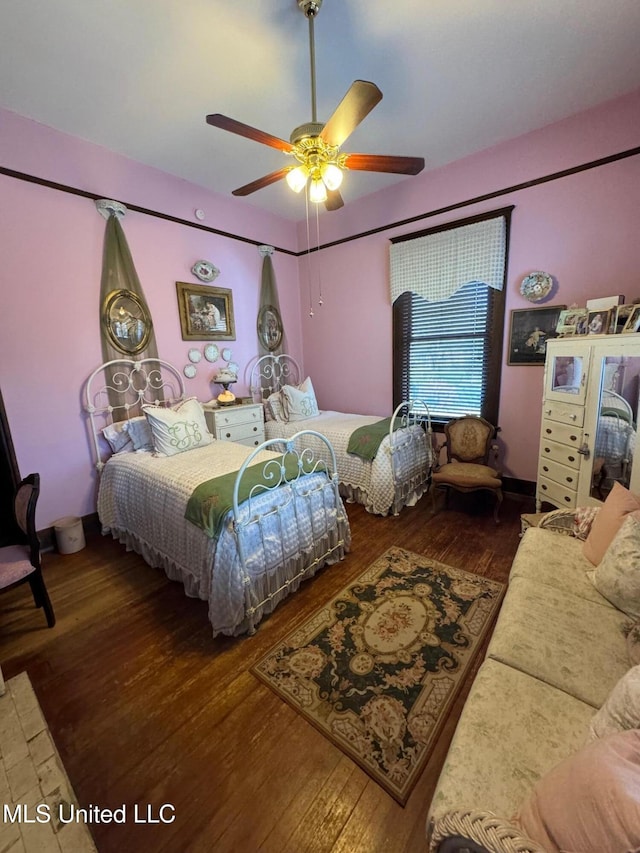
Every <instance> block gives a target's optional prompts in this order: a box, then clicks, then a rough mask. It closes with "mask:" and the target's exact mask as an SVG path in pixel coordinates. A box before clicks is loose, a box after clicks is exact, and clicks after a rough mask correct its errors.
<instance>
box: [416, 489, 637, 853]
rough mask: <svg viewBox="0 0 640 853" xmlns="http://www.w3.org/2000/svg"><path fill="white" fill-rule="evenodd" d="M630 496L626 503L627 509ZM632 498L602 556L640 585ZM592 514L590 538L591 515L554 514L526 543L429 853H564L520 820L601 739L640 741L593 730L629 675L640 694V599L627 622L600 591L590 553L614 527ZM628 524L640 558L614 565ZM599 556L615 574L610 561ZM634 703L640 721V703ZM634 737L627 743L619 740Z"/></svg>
mask: <svg viewBox="0 0 640 853" xmlns="http://www.w3.org/2000/svg"><path fill="white" fill-rule="evenodd" d="M619 488H620V489H622V487H619ZM625 492H626V490H625ZM621 494H622V493H621V492H619V491H616V496H617V497H618V498H619V497H620V495H621ZM622 497H623V503H624V501H627V504H626V509H625V512H622V513H621V512H618V516H619V517H618V518H617V519H616V521H615V524H614V526H613V532H611V531H608V533H607V536H608V540H607V541H605V543H604V545H602V543H600V544H601V547H605V551H606V554H607V559H608V561H609V562H608V565H611V564H612V561H613V560H617V564H618V565H620V564H621V563H624V565H625V566H626V564H627V563H629V564H630V565H631V564H633V565H634V566H635V569H636V570H637V577H638V578H640V511H638V512H637V513H630V512H629V508H630V507H631V508H632V507H633V506H634V502H635V505H636V508H637V509H638V508H640V497H637V496H634V495H631V493H629V492H626V494H624V495H622ZM629 500H630V501H631V502H630V504H629ZM608 502H609V500H608V499H607V503H608ZM618 503H619V501H618ZM605 506H606V504H605ZM617 509H618V510H619V507H618V508H617ZM586 514H587V515H588V516H589V524H588V525H586V526H585V520H584V518H585V513H584V512H583V513H582V515H581V514H580V512H578V513H576V511H571V510H555V511H552V512H550V513H547V514H546V515H545V516H544V517H543V518H542V520H541V521H540V523H539V525H538V526H536V527H530V528H529V529H527V530H525V532H524V534H523V536H522V539H521V541H520V545H519V547H518V551H517V553H516V556H515V558H514V562H513V565H512V568H511V572H510V575H509V585H508V589H507V593H506V595H505V598H504V602H503V605H502V608H501V611H500V614H499V617H498V620H497V623H496V626H495V629H494V633H493V636H492V639H491V642H490V644H489V646H488V649H487V654H486V657H485V659H484V661H483V663H482V665H481V666H480V669H479V670H478V674H477V676H476V678H475V680H474V683H473V685H472V687H471V690H470V693H469V696H468V699H467V700H466V702H465V705H464V708H463V710H462V713H461V717H460V720H459V722H458V725H457V728H456V731H455V733H454V736H453V740H452V742H451V745H450V748H449V750H448V753H447V756H446V759H445V762H444V765H443V768H442V771H441V774H440V778H439V780H438V783H437V786H436V790H435V792H434V796H433V799H432V802H431V805H430V809H429V813H428V816H427V839H428V842H429V848H428V849H429V851H430V853H436V851H437V853H454V851H457V853H462V851H474V852H475V853H485V851H489V852H490V853H514V851H519V853H525V851H526V852H527V853H548V851H554V850H557V849H561V845H560V843H558V844H557V846H555V845H554V844H550V845H549V846H546V845H545V844H544V843H543V842H541V841H540V840H539V839H534V838H532V837H530V836H529V835H528V834H527V833H526V832H525V831H524V829H523V824H522V822H521V820H520V817H521V813H522V810H523V804H525V805H526V804H527V803H528V806H527V807H530V806H531V798H532V796H533V795H534V793H535V792H536V791H537V788H538V786H540V785H541V784H543V782H544V780H545V779H546V777H547V775H552V774H553V773H557V772H562V768H565V770H566V768H567V766H568V767H569V770H570V769H571V764H572V762H575V761H576V760H577V756H580V755H581V751H582V750H585V749H587V747H589V748H592V749H593V748H595V747H596V746H597V747H599V744H594V743H593V742H594V741H595V740H596V739H597V737H598V736H599V734H607V735H612V732H619V730H620V729H622V728H625V727H626V728H633V727H635V729H636V731H634V732H631V735H633V736H634V737H638V738H640V731H638V729H640V721H636V722H635V723H633V722H632V723H628V722H627V723H625V724H624V725H618V724H616V725H612V726H610V727H609V728H607V725H605V724H603V723H602V720H600V723H601V728H603V731H602V732H600V733H599V734H596V731H595V729H594V723H596V722H598V720H599V718H601V717H602V716H603V714H604V713H605V711H606V712H607V713H608V705H607V703H609V702H610V701H611V700H610V697H611V695H612V693H613V694H615V693H616V691H618V692H619V690H620V687H619V685H620V684H621V683H624V682H625V679H627V678H628V677H629V673H630V672H631V674H632V675H633V677H634V678H635V679H636V682H638V685H639V686H640V666H636V667H633V666H632V660H633V658H630V651H629V650H630V644H629V640H630V633H632V632H634V631H635V632H636V635H637V633H638V632H637V628H634V627H633V626H634V622H635V621H636V620H637V618H638V613H637V612H635V610H634V608H636V606H637V610H638V611H640V589H638V588H634V589H632V591H631V596H632V597H634V596H635V598H636V599H637V601H636V602H635V604H633V605H632V606H631V608H630V609H631V612H632V613H634V612H635V617H634V616H632V615H630V614H629V612H626V611H629V608H627V607H626V608H625V610H622V609H620V607H619V606H615V605H614V604H613V603H612V601H611V600H609V599H610V598H613V599H614V600H616V601H617V599H616V595H615V594H609V592H608V590H607V595H609V597H608V598H607V597H605V596H604V595H603V594H601V592H600V591H599V590H598V589H597V588H596V585H595V581H594V572H595V570H596V568H597V566H598V564H597V563H596V565H594V562H593V559H594V558H593V555H592V556H591V559H587V557H586V556H585V549H586V547H587V540H589V538H590V536H591V530H590V528H591V526H593V525H595V524H596V523H597V520H598V517H599V514H602V515H601V521H603V523H604V516H605V512H604V507H603V509H601V510H595V509H590V510H588V511H587V513H586ZM627 514H631V515H632V516H633V519H634V521H633V522H632V521H627V523H626V525H625V529H626V527H629V529H630V530H631V533H632V534H633V536H634V537H635V539H633V543H634V544H633V545H632V547H633V548H634V549H637V550H636V551H635V552H633V551H632V552H630V551H629V541H627V543H626V548H627V550H626V551H624V553H623V556H622V557H619V556H616V555H613V556H611V557H610V555H609V551H611V550H612V549H613V544H615V542H617V539H618V538H620V537H621V533H622V524H623V520H624V519H625V518H626V515H627ZM609 515H611V513H609ZM632 524H633V525H634V526H633V529H631V525H632ZM601 532H602V531H601ZM609 533H610V534H611V535H609ZM579 536H580V538H578V537H579ZM628 539H629V535H627V540H628ZM612 543H613V544H612ZM618 550H619V549H618ZM630 553H631V554H632V556H631V557H629V554H630ZM633 554H635V556H633ZM599 556H600V558H601V559H602V563H601V565H603V566H604V564H605V559H604V557H603V555H602V553H600V555H599ZM636 558H637V559H636ZM598 570H599V569H598ZM617 603H618V604H619V602H617ZM639 624H640V623H639ZM638 662H640V661H636V663H638ZM634 702H635V706H636V709H637V712H638V717H639V718H640V692H639V693H637V695H636V697H634ZM603 706H604V707H603ZM599 709H602V710H599ZM628 735H629V733H628V732H623V733H622V735H620V736H625V737H628ZM612 736H614V735H612ZM627 746H628V743H627ZM631 746H632V749H633V750H635V753H634V755H636V756H640V745H639V744H638V741H637V740H634V743H633V744H632V745H631ZM596 760H598V761H601V759H599V758H596ZM634 760H635V759H634ZM598 766H601V765H598ZM636 767H637V771H636V769H635V768H636ZM558 768H560V771H559V770H558ZM633 772H634V773H636V772H637V776H636V777H635V781H634V784H635V783H637V788H636V793H637V794H638V796H637V800H634V802H633V803H632V804H631V809H632V811H633V809H635V810H636V811H635V812H634V815H635V817H637V818H638V821H637V826H638V827H639V830H638V831H639V832H640V810H639V809H640V793H638V792H640V761H638V762H637V764H636V765H635V766H634V769H633ZM583 775H584V774H583ZM567 778H569V779H570V778H571V777H570V776H569V777H567V776H566V773H565V778H564V782H563V785H564V788H565V789H566V788H567V787H570V788H573V787H574V786H573V783H572V782H571V781H569V782H567ZM580 778H582V777H580ZM539 780H542V782H541V781H539ZM565 793H566V791H565ZM634 796H635V795H634ZM603 799H604V798H603ZM537 807H538V806H537V805H536V808H537ZM525 810H526V809H525ZM635 817H634V818H632V820H635ZM543 822H544V821H543ZM600 822H602V818H600ZM634 833H635V830H632V833H631V834H634ZM543 834H544V833H543ZM605 837H608V836H607V834H606V832H605ZM637 844H639V845H640V840H638V841H637ZM562 849H567V848H566V847H565V848H562ZM570 849H580V850H582V849H583V848H582V847H576V848H574V847H571V848H570ZM594 849H598V848H597V847H596V848H594ZM608 849H611V850H613V849H618V848H615V847H602V848H600V853H605V850H608ZM624 849H625V850H626V849H627V848H626V847H625V848H624ZM633 849H636V848H633Z"/></svg>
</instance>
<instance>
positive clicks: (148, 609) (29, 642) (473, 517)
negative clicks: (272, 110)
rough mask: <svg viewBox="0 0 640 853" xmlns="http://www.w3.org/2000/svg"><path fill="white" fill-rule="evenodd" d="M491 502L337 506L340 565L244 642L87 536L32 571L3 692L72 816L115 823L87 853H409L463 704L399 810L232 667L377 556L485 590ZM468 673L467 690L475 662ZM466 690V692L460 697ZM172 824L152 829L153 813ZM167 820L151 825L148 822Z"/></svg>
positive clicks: (7, 637)
mask: <svg viewBox="0 0 640 853" xmlns="http://www.w3.org/2000/svg"><path fill="white" fill-rule="evenodd" d="M526 511H530V507H528V506H525V505H522V504H520V503H518V502H517V501H515V500H509V499H507V500H505V503H504V504H503V510H502V513H501V518H502V522H501V524H500V525H498V526H496V525H495V524H494V522H493V517H492V501H491V499H488V502H487V504H486V505H485V504H483V499H482V497H478V496H471V495H467V496H462V495H461V496H457V497H452V502H451V509H449V510H443V511H441V512H439V513H438V514H436V515H434V514H433V505H432V501H431V498H430V497H425V498H423V499H422V501H421V502H420V503H419V504H418V506H416V507H411V508H408V509H406V510H404V511H403V513H402V514H401V515H400V516H398V517H396V518H380V517H376V516H371V515H369V514H367V513H366V512H365V511H364V510H363V509H362V507H360V506H357V505H349V506H348V513H349V518H350V521H351V528H352V536H353V544H352V549H351V552H350V554H349V555H348V557H347V559H346V560H345V561H344V562H343V563H340V564H338V565H337V566H334V567H332V568H329V569H326V570H323V571H322V572H321V573H320V574H319V575H317V576H316V577H315V578H314V579H312V580H310V581H307V582H306V583H305V584H303V586H302V587H301V589H300V590H299V591H298V592H297V593H296V594H295V595H293V596H291V597H290V598H289V599H288V600H287V601H285V602H284V603H283V604H282V605H281V606H280V607H279V608H278V609H277V610H276V611H275V613H273V614H272V615H271V616H270V617H268V618H267V619H265V620H264V621H263V622H262V623H261V625H260V627H259V628H258V632H257V633H256V634H255V635H254V636H253V637H244V638H236V639H224V638H223V639H220V638H218V639H215V640H214V639H213V638H212V636H211V630H210V626H209V622H208V619H207V605H206V603H205V602H201V601H197V600H194V599H188V598H186V597H185V596H184V594H183V592H182V587H181V586H180V585H179V584H177V583H173V582H171V581H169V580H167V578H166V577H165V575H164V573H163V572H162V571H160V570H158V569H152V568H150V567H149V566H147V565H146V564H145V563H144V562H143V561H142V559H141V558H140V557H138V556H137V555H135V554H132V553H127V552H126V551H125V550H124V547H123V546H121V545H119V544H117V543H115V542H114V541H112V540H111V539H110V538H106V537H101V536H100V535H98V534H94V535H88V536H87V547H86V548H85V549H84V550H82V551H80V552H78V553H77V554H72V555H66V556H62V555H59V554H45V555H44V558H43V563H44V572H45V578H46V581H47V585H48V588H49V592H50V595H51V599H52V602H53V604H54V607H55V611H56V616H57V620H58V621H57V624H56V626H55V628H53V629H48V628H47V627H46V623H45V619H44V615H43V614H42V612H41V611H38V610H36V609H35V608H34V607H33V601H32V599H31V598H30V595H29V589H28V587H24V586H23V587H20V588H18V589H16V590H12V591H10V592H9V593H5V594H4V595H3V596H2V597H0V619H1V625H0V643H1V648H2V654H1V663H2V670H3V673H4V676H5V678H10V677H11V676H13V675H16V674H17V673H19V672H22V671H23V670H26V671H27V672H28V673H29V676H30V678H31V681H32V683H33V686H34V689H35V692H36V694H37V696H38V699H39V700H40V703H41V705H42V708H43V711H44V714H45V717H46V719H47V721H48V723H49V726H50V729H51V732H52V734H53V737H54V739H55V741H56V744H57V746H58V749H59V751H60V754H61V756H62V759H63V761H64V763H65V766H66V769H67V772H68V774H69V777H70V779H71V782H72V784H73V786H74V788H75V791H76V794H77V796H78V799H79V801H80V805H81V806H82V807H85V808H86V807H88V806H89V805H98V806H99V807H100V808H110V809H113V808H119V807H121V806H122V805H123V804H125V805H126V806H127V809H128V811H127V821H126V823H124V824H116V823H109V824H93V825H92V826H91V830H92V833H93V836H94V839H95V842H96V845H97V847H98V850H99V851H100V853H109V851H114V853H115V851H118V853H122V851H125V853H126V851H138V850H144V851H145V853H156V852H157V853H183V851H196V853H199V851H203V853H204V851H215V853H245V852H246V853H253V851H266V853H302V851H308V853H312V852H313V853H329V851H331V853H382V851H385V853H388V851H393V853H396V851H397V853H414V851H424V850H425V847H426V843H425V835H424V823H425V817H426V813H427V809H428V805H429V800H430V797H431V795H432V792H433V789H434V786H435V783H436V781H437V778H438V774H439V771H440V767H441V765H442V761H443V759H444V756H445V754H446V750H447V746H448V743H449V741H450V739H451V736H452V734H453V731H454V729H455V724H456V720H457V716H458V715H459V713H460V709H461V707H462V704H463V702H464V698H465V695H466V690H465V691H463V693H462V695H461V696H460V697H459V699H458V701H457V703H456V706H455V708H454V709H453V712H452V714H451V716H450V718H449V720H448V721H447V724H446V726H445V728H444V730H443V732H442V734H441V736H440V738H439V740H438V743H437V746H436V748H435V750H434V752H433V754H432V756H431V758H430V760H429V764H428V766H427V768H426V769H425V771H424V773H423V774H422V776H421V778H420V780H419V781H418V784H417V785H416V787H415V789H414V790H413V792H412V794H411V796H410V798H409V800H408V802H407V805H406V806H405V807H404V808H402V807H401V806H399V805H398V804H397V803H396V802H395V801H394V800H393V799H392V798H391V797H390V796H389V795H388V794H386V793H385V792H384V791H383V790H382V789H381V788H380V787H379V786H378V785H377V784H376V783H375V782H373V781H372V780H371V779H370V778H369V777H368V776H367V774H366V773H364V771H362V770H361V769H360V768H359V767H358V766H357V765H355V764H354V763H353V762H352V761H351V760H350V759H348V758H347V757H346V756H344V755H343V753H342V752H340V750H339V749H337V748H336V747H335V746H333V745H332V744H331V743H330V742H329V741H328V740H326V739H325V738H324V737H323V736H322V735H321V734H320V733H319V732H318V731H316V730H315V729H314V728H313V727H312V726H311V725H309V723H307V722H306V721H305V720H304V719H303V718H302V717H301V716H300V715H299V714H297V713H296V712H295V711H294V710H293V709H292V708H290V707H289V706H288V705H287V704H286V703H285V702H283V701H282V700H280V699H279V698H278V697H277V696H276V695H275V694H274V693H272V692H271V691H270V690H269V688H268V687H266V686H265V685H263V684H261V683H260V682H258V681H257V680H256V679H255V678H254V676H253V675H251V674H250V672H249V667H250V666H251V665H252V664H253V663H254V662H255V661H256V660H257V659H258V658H259V657H261V656H262V655H263V654H264V653H266V652H267V651H268V649H269V648H270V647H271V646H272V645H273V644H274V643H275V642H276V641H277V639H278V638H280V637H281V636H283V635H284V634H285V633H287V632H288V631H290V630H291V629H292V628H293V627H294V626H295V625H297V624H298V623H299V622H301V621H302V620H304V619H306V618H307V617H308V616H309V615H310V614H312V613H313V612H314V610H316V609H317V608H318V607H319V606H320V605H322V604H323V603H324V602H325V601H326V600H328V599H329V598H331V597H332V596H333V595H335V594H336V593H337V592H338V591H339V590H340V589H341V588H342V587H343V586H344V585H345V584H346V583H348V582H349V581H350V580H352V579H353V578H354V577H356V576H357V575H358V574H360V573H361V572H362V571H364V569H365V568H366V567H367V566H368V565H369V563H371V562H372V561H373V560H374V559H375V558H376V557H377V556H378V555H380V554H381V553H383V552H384V551H385V550H386V549H387V548H388V547H389V546H390V545H400V546H402V547H404V548H407V549H409V550H412V551H417V552H420V553H424V554H427V555H429V556H431V557H433V558H434V559H438V560H441V561H442V562H445V563H448V564H449V565H453V566H458V567H460V568H465V569H467V570H471V571H477V572H480V573H481V574H483V575H487V576H488V577H492V578H495V579H498V580H505V579H506V578H507V576H508V572H509V568H510V566H511V561H512V559H513V555H514V554H515V551H516V548H517V545H518V533H519V529H520V528H519V514H520V513H521V512H526ZM481 658H482V654H481V655H480V656H479V657H478V659H477V661H476V664H475V668H474V673H475V671H476V670H477V667H478V666H479V664H480V662H481ZM469 684H470V680H469ZM165 803H167V804H171V805H172V806H173V807H174V808H175V821H174V822H173V823H167V824H163V823H135V822H134V816H133V808H134V804H138V816H139V817H144V818H147V816H148V811H147V809H148V807H149V808H151V809H152V810H153V811H152V817H153V819H155V820H157V819H158V810H159V809H160V807H161V806H162V805H163V804H165ZM165 815H166V816H167V817H169V816H170V813H169V810H167V811H166V812H165Z"/></svg>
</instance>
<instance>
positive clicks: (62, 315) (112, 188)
mask: <svg viewBox="0 0 640 853" xmlns="http://www.w3.org/2000/svg"><path fill="white" fill-rule="evenodd" d="M0 122H1V124H2V133H0V164H2V165H3V166H6V167H9V168H11V169H15V170H18V171H24V172H26V173H30V174H33V175H37V176H39V177H42V178H46V179H48V180H53V181H56V182H60V183H67V184H70V185H72V186H75V187H78V188H80V189H83V190H87V191H89V192H92V193H99V194H100V195H102V196H104V197H107V198H116V199H120V200H122V201H124V202H129V203H130V204H137V205H139V206H141V207H146V208H149V209H155V210H159V211H162V212H165V213H168V214H170V215H173V216H178V217H181V218H184V219H186V220H189V221H195V219H194V215H193V213H194V210H195V208H202V209H203V210H204V211H205V213H206V219H205V220H204V224H206V225H209V226H210V227H215V228H219V229H221V230H224V231H230V232H231V233H235V234H240V235H242V236H246V237H248V238H250V239H253V240H257V241H260V242H264V243H268V244H275V245H277V246H281V247H283V248H290V247H292V245H293V243H294V240H295V230H294V227H293V226H292V225H291V223H290V222H287V221H286V220H282V219H280V218H279V217H275V216H271V215H269V214H267V213H264V212H261V211H258V210H256V209H255V208H252V207H249V206H247V205H246V204H243V203H242V202H240V201H237V200H236V199H232V198H226V197H224V198H223V197H221V196H217V195H215V194H213V193H209V192H206V191H204V190H202V189H201V188H199V187H195V186H192V185H190V184H188V183H187V182H185V181H181V180H178V179H175V178H171V177H169V176H168V175H165V174H163V173H161V172H158V171H157V170H154V169H150V168H147V167H144V166H142V165H140V164H137V163H133V162H131V161H128V160H126V159H125V158H123V157H120V156H118V155H115V154H113V153H111V152H108V151H106V150H104V149H101V148H98V147H96V146H94V145H90V144H88V143H85V142H82V141H80V140H77V139H73V138H71V137H68V136H64V135H63V134H60V133H57V132H55V131H53V130H51V129H49V128H46V127H43V126H42V125H38V124H36V123H34V122H31V121H29V120H26V119H24V118H21V117H19V116H16V115H15V114H12V113H6V112H4V113H0ZM0 196H1V197H2V205H0V258H2V262H1V267H0V269H1V274H2V311H1V312H0V389H1V390H2V395H3V398H4V403H5V407H6V410H7V415H8V418H9V423H10V426H11V430H12V436H13V441H14V445H15V449H16V455H17V459H18V464H19V467H20V471H21V473H22V474H23V475H25V474H28V473H30V472H31V471H39V472H40V474H41V477H42V496H41V500H40V503H39V506H38V518H37V523H38V526H39V527H40V528H43V527H47V526H49V525H50V524H51V523H52V522H53V521H54V520H55V519H57V518H59V517H61V516H64V515H71V514H73V515H85V514H88V513H91V512H94V511H95V477H94V476H93V472H92V470H91V460H90V451H89V444H88V438H87V431H86V426H85V420H84V417H83V415H82V413H81V396H80V394H81V388H82V386H83V383H84V380H85V379H86V377H87V376H88V374H89V373H90V372H91V371H92V370H93V369H94V368H95V367H97V366H98V365H99V364H100V363H101V361H102V356H101V349H100V337H99V307H100V306H99V293H100V273H101V263H102V246H103V236H104V230H105V221H104V219H103V218H102V217H101V216H100V215H99V214H98V212H97V210H96V208H95V206H94V203H93V201H92V200H90V199H85V198H82V197H78V196H73V195H69V194H66V193H63V192H59V191H56V190H53V189H47V188H44V187H41V186H37V185H35V184H29V183H25V182H23V181H20V180H16V179H14V178H9V177H5V176H1V175H0ZM123 228H124V231H125V234H126V236H127V240H128V243H129V247H130V249H131V253H132V255H133V259H134V262H135V264H136V268H137V271H138V275H139V276H140V279H141V282H142V285H143V288H144V290H145V295H146V297H147V301H148V303H149V306H150V309H151V312H152V316H153V320H154V326H155V332H156V340H157V344H158V351H159V354H160V356H161V357H162V358H165V359H167V360H168V361H171V362H173V363H174V364H176V365H178V366H180V367H182V366H183V365H184V364H186V363H187V351H188V349H189V348H190V347H191V346H194V344H193V343H191V342H187V341H183V340H182V338H181V334H180V323H179V317H178V303H177V298H176V286H175V282H176V281H187V282H193V283H198V281H197V279H196V278H195V277H194V276H193V275H192V274H191V272H190V269H191V266H192V265H193V263H194V262H195V261H196V260H199V259H200V258H204V259H206V260H209V261H212V262H213V263H214V264H215V265H216V266H217V267H218V268H219V269H220V270H221V274H220V276H219V277H218V278H217V279H216V282H215V283H216V285H219V286H220V287H228V288H231V290H232V292H233V299H234V314H235V322H236V333H237V340H236V341H234V342H230V343H229V346H230V347H231V348H232V351H233V355H234V359H235V360H236V361H237V362H238V363H239V365H240V367H241V371H242V370H244V368H245V366H246V365H247V363H248V361H249V360H250V359H251V358H253V357H254V356H255V355H256V353H257V339H256V331H255V319H256V315H257V310H258V301H259V290H260V273H261V264H262V258H261V257H260V255H259V253H258V250H257V247H256V246H254V245H251V244H247V243H244V242H240V241H237V240H232V239H229V238H225V237H221V236H218V235H215V234H210V233H207V232H204V231H199V230H196V229H193V228H189V227H186V226H183V225H180V224H176V223H173V222H168V221H164V220H161V219H158V218H155V217H152V216H148V215H144V214H140V213H136V212H135V211H131V212H129V213H128V214H127V216H126V218H125V219H124V221H123ZM274 267H275V270H276V275H277V279H278V288H279V294H280V299H281V302H282V311H283V319H284V324H285V329H286V332H287V337H288V340H289V346H290V349H291V351H292V353H293V354H295V355H297V356H298V357H300V356H301V341H300V323H299V311H300V308H299V298H298V270H297V260H296V258H295V257H293V256H289V255H285V254H282V253H279V254H277V255H276V256H274ZM200 346H202V345H200ZM212 374H213V369H212V366H211V365H209V364H208V362H205V361H204V360H203V362H202V363H201V364H200V365H199V366H198V375H197V376H196V378H195V379H194V380H185V384H186V387H187V390H188V392H190V393H193V394H195V395H196V396H198V397H199V398H200V399H210V398H211V396H212V395H213V392H214V391H215V393H218V391H219V390H220V389H219V388H218V387H217V386H211V385H210V383H209V380H210V378H211V376H212ZM234 390H235V391H236V392H237V393H240V394H243V393H247V385H246V383H245V382H242V381H241V382H239V383H238V385H237V386H235V388H234Z"/></svg>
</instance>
